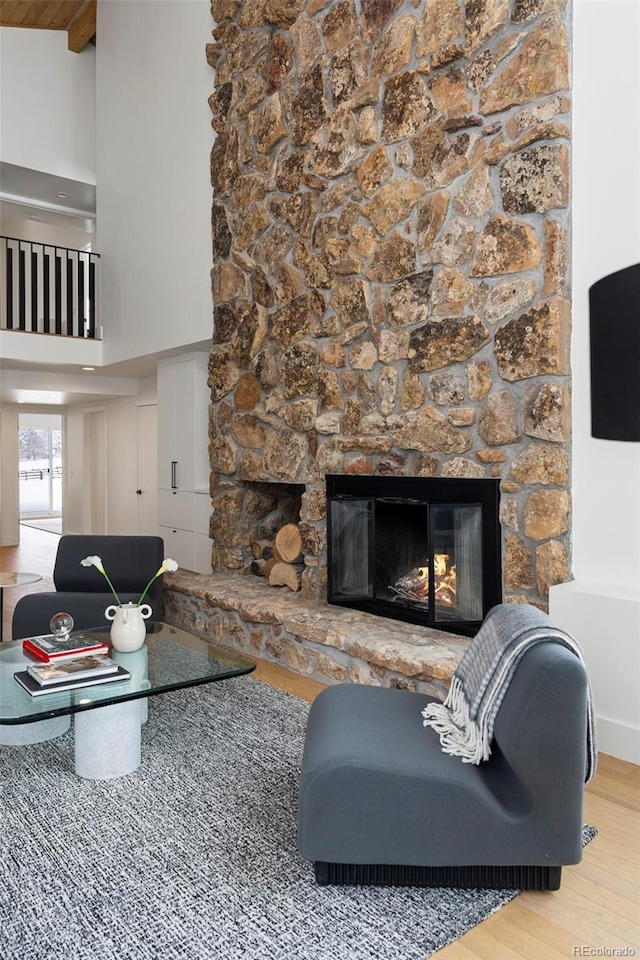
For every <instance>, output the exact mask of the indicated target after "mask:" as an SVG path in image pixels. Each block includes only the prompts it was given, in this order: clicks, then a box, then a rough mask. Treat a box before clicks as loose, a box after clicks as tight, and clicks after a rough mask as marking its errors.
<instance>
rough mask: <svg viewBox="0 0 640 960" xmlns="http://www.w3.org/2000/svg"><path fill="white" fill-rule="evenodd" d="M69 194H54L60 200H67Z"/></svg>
mask: <svg viewBox="0 0 640 960" xmlns="http://www.w3.org/2000/svg"><path fill="white" fill-rule="evenodd" d="M69 196H70V194H68V193H56V197H59V198H60V199H61V200H68V199H69Z"/></svg>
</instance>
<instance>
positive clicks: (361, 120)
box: [207, 0, 570, 605]
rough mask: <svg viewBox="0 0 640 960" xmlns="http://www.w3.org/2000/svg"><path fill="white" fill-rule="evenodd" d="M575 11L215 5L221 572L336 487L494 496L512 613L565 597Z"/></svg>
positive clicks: (497, 4)
mask: <svg viewBox="0 0 640 960" xmlns="http://www.w3.org/2000/svg"><path fill="white" fill-rule="evenodd" d="M569 6H570V5H568V4H567V3H566V0H467V2H464V0H337V2H336V0H245V2H240V0H212V3H211V9H212V15H213V18H214V21H215V24H216V25H215V29H214V30H213V41H214V42H212V43H210V44H209V45H208V47H207V58H208V61H209V63H210V65H211V66H212V67H213V68H214V69H215V77H214V90H213V93H212V95H211V97H210V108H211V114H212V125H213V127H214V129H215V131H216V139H215V143H214V146H213V149H212V153H211V180H212V184H213V188H214V199H213V207H212V239H213V269H212V293H213V300H214V336H213V348H212V351H211V357H210V376H209V385H210V388H211V407H210V461H211V471H212V480H211V495H212V501H213V515H212V521H211V535H212V538H213V541H214V548H213V557H212V566H213V569H214V570H215V571H221V572H222V571H242V570H245V569H246V568H247V567H248V564H249V560H250V557H249V554H248V551H247V547H248V544H249V543H250V541H251V540H252V539H255V538H256V536H258V535H259V534H260V527H261V524H262V523H263V521H264V518H265V517H269V516H272V515H273V510H274V493H273V486H272V485H273V484H280V483H282V484H293V483H295V484H299V485H303V489H304V492H303V494H302V501H301V509H300V518H299V519H300V526H301V530H302V534H303V546H304V552H305V561H306V569H305V573H304V575H303V593H304V594H305V595H306V596H308V597H311V598H313V597H317V598H321V597H324V596H325V579H326V531H325V505H324V476H325V474H326V473H347V474H354V473H361V474H387V475H389V474H391V475H402V476H404V475H416V476H442V477H459V476H463V477H485V476H489V477H498V478H500V479H501V491H502V507H501V519H502V524H503V534H504V543H503V569H504V590H505V598H507V599H509V600H512V601H514V602H523V601H527V602H533V603H537V604H539V605H544V604H545V603H546V597H547V592H548V587H549V585H550V584H552V583H556V582H559V581H563V580H566V579H567V578H568V576H569V553H568V551H569V543H568V529H569V512H570V500H569V493H568V489H567V488H568V482H569V440H570V436H569V429H570V428H569V424H570V410H569V402H570V396H569V339H570V299H569V286H568V276H567V267H568V204H569V173H568V171H569V138H570V127H569V111H570V101H569V75H568V39H567V36H568V17H569V10H568V8H569Z"/></svg>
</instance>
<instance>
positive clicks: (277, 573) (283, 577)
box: [269, 561, 300, 593]
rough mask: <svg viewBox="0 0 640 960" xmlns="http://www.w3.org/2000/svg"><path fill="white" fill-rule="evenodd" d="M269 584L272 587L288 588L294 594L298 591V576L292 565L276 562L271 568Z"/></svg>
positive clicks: (295, 568)
mask: <svg viewBox="0 0 640 960" xmlns="http://www.w3.org/2000/svg"><path fill="white" fill-rule="evenodd" d="M269 583H270V584H271V586H272V587H289V589H290V590H293V592H294V593H295V592H296V591H297V590H299V589H300V574H299V573H298V569H297V567H295V566H294V565H293V564H292V563H282V562H280V561H278V562H277V563H275V564H274V565H273V567H272V568H271V573H270V574H269Z"/></svg>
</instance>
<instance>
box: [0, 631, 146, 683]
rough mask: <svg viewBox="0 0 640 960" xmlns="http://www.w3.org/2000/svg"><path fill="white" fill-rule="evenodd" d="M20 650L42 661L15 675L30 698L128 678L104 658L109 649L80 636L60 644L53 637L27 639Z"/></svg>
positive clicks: (114, 662) (125, 672)
mask: <svg viewBox="0 0 640 960" xmlns="http://www.w3.org/2000/svg"><path fill="white" fill-rule="evenodd" d="M22 649H23V650H24V651H25V653H28V654H30V655H31V656H32V657H36V658H37V659H38V660H39V661H41V662H39V663H34V664H33V665H31V666H29V667H27V669H26V670H20V671H18V672H17V673H15V674H14V677H15V679H16V680H17V682H18V683H19V684H20V685H21V686H22V687H24V689H25V690H26V691H27V693H30V694H31V696H32V697H37V696H41V695H42V694H46V693H58V692H60V691H63V690H74V689H75V688H76V687H89V686H93V684H96V683H110V682H112V681H114V680H128V679H130V676H131V674H130V673H129V671H128V670H125V669H124V667H122V666H121V665H120V664H119V663H116V661H115V660H112V659H111V657H107V656H106V653H107V652H108V650H109V647H108V646H107V644H106V643H102V641H100V640H89V639H88V638H87V637H83V636H75V637H69V638H67V639H66V640H62V641H60V640H56V638H55V637H53V636H41V637H30V638H29V639H28V640H23V641H22Z"/></svg>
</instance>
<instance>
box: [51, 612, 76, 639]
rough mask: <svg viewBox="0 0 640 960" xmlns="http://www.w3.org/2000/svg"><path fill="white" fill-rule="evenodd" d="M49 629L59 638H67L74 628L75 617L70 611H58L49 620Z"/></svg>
mask: <svg viewBox="0 0 640 960" xmlns="http://www.w3.org/2000/svg"><path fill="white" fill-rule="evenodd" d="M49 629H50V630H51V633H52V634H53V635H54V637H56V639H57V640H65V639H66V638H67V637H68V636H69V634H70V633H71V631H72V630H73V617H72V616H71V614H70V613H56V615H55V616H54V617H51V620H50V621H49Z"/></svg>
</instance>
